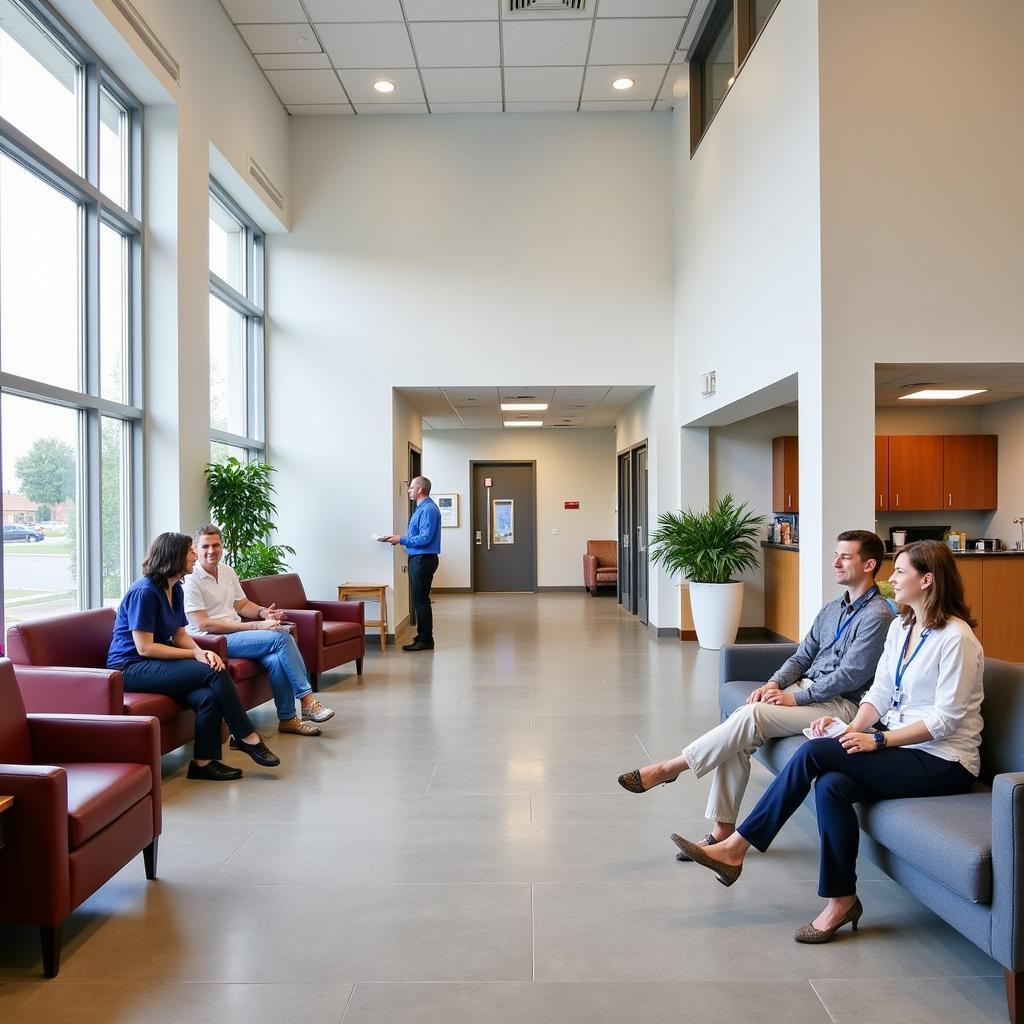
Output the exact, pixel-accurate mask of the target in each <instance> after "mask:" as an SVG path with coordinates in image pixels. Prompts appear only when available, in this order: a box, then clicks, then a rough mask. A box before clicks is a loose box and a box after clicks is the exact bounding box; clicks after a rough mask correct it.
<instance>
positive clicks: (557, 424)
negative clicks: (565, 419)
mask: <svg viewBox="0 0 1024 1024" xmlns="http://www.w3.org/2000/svg"><path fill="white" fill-rule="evenodd" d="M551 426H552V427H575V426H576V424H575V423H552V424H551Z"/></svg>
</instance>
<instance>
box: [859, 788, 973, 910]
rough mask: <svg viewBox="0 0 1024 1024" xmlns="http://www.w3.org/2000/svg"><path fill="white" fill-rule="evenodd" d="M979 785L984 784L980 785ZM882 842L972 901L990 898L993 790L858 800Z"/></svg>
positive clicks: (866, 825) (866, 824)
mask: <svg viewBox="0 0 1024 1024" xmlns="http://www.w3.org/2000/svg"><path fill="white" fill-rule="evenodd" d="M979 789H980V787H979ZM857 809H858V812H859V813H860V821H861V827H862V828H863V829H864V831H865V832H867V833H868V834H869V835H871V836H872V837H874V839H875V840H876V841H877V842H879V843H881V844H882V846H884V847H886V848H887V849H889V850H892V852H893V853H895V854H896V855H897V856H898V857H901V858H903V860H905V861H907V863H909V864H912V865H913V866H914V867H916V868H917V869H918V870H919V871H922V872H924V873H925V874H926V875H929V876H931V877H932V878H934V879H935V880H936V881H937V882H941V883H942V885H944V886H946V888H947V889H950V890H952V891H953V892H955V893H956V894H957V895H958V896H963V897H964V898H965V899H968V900H971V902H973V903H991V902H992V793H991V791H990V790H985V791H983V792H981V791H979V792H977V793H964V794H962V795H960V796H930V797H927V798H925V799H914V800H880V801H879V802H878V803H876V804H860V805H859V806H858V808H857Z"/></svg>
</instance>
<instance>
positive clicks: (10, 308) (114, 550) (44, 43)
mask: <svg viewBox="0 0 1024 1024" xmlns="http://www.w3.org/2000/svg"><path fill="white" fill-rule="evenodd" d="M140 154H141V111H140V108H139V105H138V103H137V102H136V101H135V100H134V99H133V98H132V97H131V95H130V94H129V93H128V92H127V91H126V90H125V89H124V87H123V86H122V85H121V84H120V83H119V82H118V81H117V79H116V78H115V77H114V76H113V75H112V74H111V73H110V72H109V71H108V69H107V68H105V67H104V66H103V64H102V62H100V61H99V60H98V59H97V57H96V55H95V54H93V53H92V52H91V51H90V50H89V49H88V47H86V46H85V45H84V43H82V41H81V40H79V39H78V38H77V37H76V35H75V34H74V32H73V30H72V29H71V28H70V27H69V26H67V25H66V24H65V23H64V22H63V21H61V20H60V19H59V18H58V17H57V16H56V15H55V14H54V13H53V12H52V11H51V10H50V8H49V7H47V6H45V5H43V4H40V3H36V2H35V0H0V492H2V494H3V524H4V547H3V559H2V562H0V566H2V572H0V577H2V583H3V592H4V605H3V619H4V621H3V623H2V624H0V625H2V628H3V629H6V627H7V626H10V625H13V624H15V623H17V622H20V621H23V620H25V619H30V618H37V617H41V616H45V615H53V614H57V613H60V612H65V611H72V610H75V609H78V608H89V607H98V606H100V605H102V604H114V603H116V602H117V601H118V599H119V598H120V595H121V593H122V592H123V590H124V588H125V587H126V586H127V584H128V583H129V582H130V579H131V576H132V575H133V571H132V570H133V568H134V567H135V566H136V565H137V564H138V561H139V556H140V551H139V545H140V543H141V536H140V520H141V497H140V496H141V493H142V487H141V480H140V476H141V424H142V408H141V406H142V401H141V366H140V325H139V293H140V282H141V272H140V268H141V239H142V224H141V223H140V221H139V219H138V216H139V212H140V210H139V206H140V204H139V196H140V189H139V175H140V170H141V168H140Z"/></svg>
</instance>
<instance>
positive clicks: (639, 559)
mask: <svg viewBox="0 0 1024 1024" xmlns="http://www.w3.org/2000/svg"><path fill="white" fill-rule="evenodd" d="M633 469H634V472H633V512H634V515H633V537H634V538H635V540H636V546H635V548H634V550H633V555H634V564H633V584H634V590H635V593H636V614H637V617H638V618H639V619H640V621H641V622H643V623H646V622H647V449H646V448H637V449H636V451H634V452H633Z"/></svg>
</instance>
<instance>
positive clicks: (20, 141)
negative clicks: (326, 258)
mask: <svg viewBox="0 0 1024 1024" xmlns="http://www.w3.org/2000/svg"><path fill="white" fill-rule="evenodd" d="M13 2H14V4H15V5H16V6H18V7H20V8H21V9H22V10H23V11H24V12H25V13H26V15H27V16H28V17H29V18H30V19H31V20H32V21H34V22H35V23H36V24H37V25H38V26H39V27H40V28H41V29H42V30H43V31H44V32H46V33H47V34H48V35H49V36H50V37H51V38H52V39H53V40H54V42H55V43H57V45H59V46H60V47H62V48H63V49H65V50H66V51H67V52H68V53H70V54H71V55H72V56H73V57H74V58H75V59H76V60H78V61H79V62H80V64H81V75H82V77H83V81H84V88H83V95H82V101H81V103H80V105H79V110H78V117H79V129H78V130H79V138H80V145H81V146H83V147H84V154H80V157H84V159H82V167H83V168H84V171H85V173H84V175H83V174H79V173H78V172H77V171H76V170H74V169H73V168H71V167H68V166H67V164H65V163H64V162H63V161H62V160H60V159H59V158H58V157H56V156H54V155H53V154H51V153H50V152H49V151H48V150H47V149H45V148H44V147H43V146H42V145H40V144H39V143H37V142H35V141H34V140H33V139H31V138H29V137H28V136H27V135H26V134H25V133H24V132H22V131H21V130H20V129H18V128H16V127H15V126H14V125H13V124H11V123H10V122H9V121H7V120H6V119H4V118H3V117H0V153H2V154H3V155H4V156H6V157H7V158H9V159H10V160H11V161H13V162H14V163H16V164H18V165H20V166H21V167H23V168H25V169H26V170H27V171H29V172H30V173H32V174H34V175H35V176H36V177H38V178H39V179H40V180H41V181H43V182H44V183H45V184H47V185H49V186H50V187H52V188H53V189H55V190H56V191H57V192H59V193H61V194H63V195H65V196H67V197H68V198H69V199H71V200H72V201H73V202H75V203H76V205H77V207H78V212H79V224H80V233H79V254H80V259H81V268H80V276H79V284H80V287H81V296H80V310H79V337H78V346H77V347H78V351H77V358H78V360H79V378H78V379H79V388H80V389H81V390H74V389H69V388H64V387H59V386H56V385H52V384H47V383H45V382H43V381H37V380H34V379H32V378H29V377H23V376H18V375H16V374H11V373H6V372H4V371H3V370H2V369H0V394H3V395H11V396H13V397H19V398H26V399H30V400H33V401H39V402H43V403H46V404H49V405H57V406H62V407H65V408H69V409H73V410H75V411H76V412H77V413H78V448H77V452H78V461H77V465H76V474H77V475H78V479H79V481H80V487H79V495H78V496H79V500H78V502H77V503H76V516H77V523H76V527H77V531H78V533H77V536H78V537H79V538H80V540H79V546H78V573H77V588H78V606H79V608H99V607H102V605H103V601H104V599H103V568H102V567H103V555H102V503H101V502H102V499H101V485H102V474H101V462H102V424H103V419H104V418H105V417H106V418H110V419H116V420H120V421H122V422H124V423H127V424H128V442H127V457H126V458H125V459H124V465H123V469H124V472H123V474H122V480H121V484H120V487H121V495H120V499H119V500H120V501H121V504H122V508H125V509H126V510H127V515H125V516H123V522H122V527H121V552H120V555H121V565H122V573H123V574H124V577H125V579H126V580H127V579H128V578H129V573H128V569H127V567H129V566H132V565H137V564H138V563H139V562H140V561H141V559H142V554H143V531H144V528H145V505H144V501H145V476H144V465H143V374H144V353H143V340H142V316H143V311H142V266H143V223H142V220H141V219H140V218H141V211H142V134H143V107H142V104H141V103H140V102H139V101H138V100H137V99H136V98H135V97H134V96H133V95H132V93H131V92H130V91H129V90H128V89H127V87H126V86H125V85H124V84H123V83H122V82H121V81H120V80H119V79H118V78H117V76H116V75H115V74H114V73H113V72H112V71H111V70H110V68H109V67H107V65H106V64H105V63H104V62H103V61H102V59H101V58H100V57H99V55H98V54H97V53H96V52H95V51H94V50H92V48H91V47H89V46H88V44H86V42H85V41H84V40H83V39H82V38H81V37H80V36H79V35H78V34H77V33H76V32H75V30H74V29H73V28H72V27H71V26H70V25H69V24H68V23H67V22H66V21H65V20H64V19H63V18H62V17H61V16H60V15H59V14H57V13H56V11H54V10H53V9H52V8H51V7H50V6H49V5H48V4H46V3H45V2H43V0H13ZM101 88H103V89H105V90H106V91H107V92H108V93H110V95H111V96H112V97H114V98H115V99H116V100H117V102H118V103H120V104H121V105H122V106H123V107H124V109H125V111H126V112H127V116H128V125H127V128H128V131H127V138H126V147H125V149H126V152H125V157H124V160H125V163H126V164H127V168H126V170H127V174H128V181H127V188H126V189H125V192H126V193H127V197H128V207H127V208H125V207H122V206H121V205H120V204H119V203H117V202H116V201H115V200H113V199H111V198H110V197H108V196H106V195H105V194H104V193H103V192H101V191H100V187H99V184H100V177H99V171H100V102H99V101H100V89H101ZM101 224H106V225H107V226H109V227H111V228H112V229H113V230H115V231H117V232H118V234H120V235H122V236H124V237H125V238H126V239H127V242H128V269H127V274H126V280H125V303H126V310H125V313H126V322H125V325H124V329H125V331H126V334H127V345H126V350H125V351H124V352H123V354H122V355H123V365H122V373H123V380H124V385H125V386H124V391H123V392H122V397H123V399H124V400H123V401H120V402H118V401H113V400H111V399H107V398H103V397H102V382H101V366H100V356H101V344H100V309H99V301H100V277H99V275H100V226H101ZM0 344H2V341H0ZM2 474H3V467H2V465H0V491H2V490H3V489H4V484H3V475H2ZM3 590H4V560H3V558H0V591H3ZM5 608H6V605H0V622H4V621H5ZM0 640H2V636H0Z"/></svg>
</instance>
